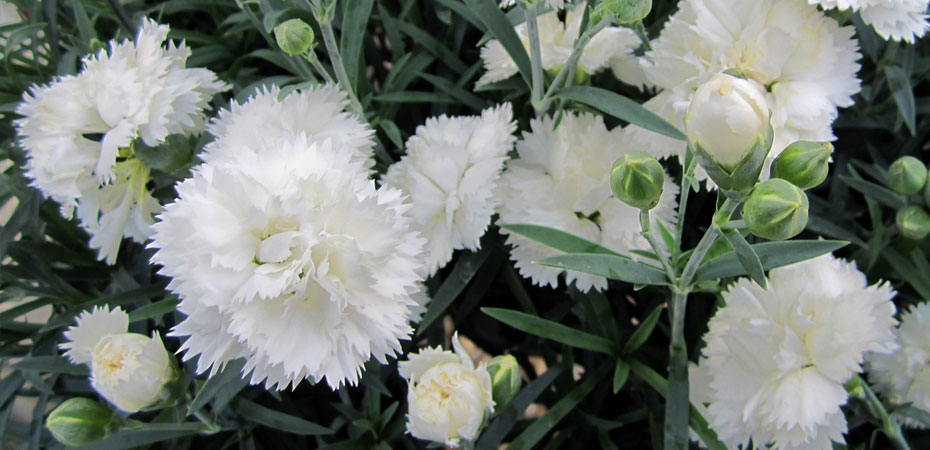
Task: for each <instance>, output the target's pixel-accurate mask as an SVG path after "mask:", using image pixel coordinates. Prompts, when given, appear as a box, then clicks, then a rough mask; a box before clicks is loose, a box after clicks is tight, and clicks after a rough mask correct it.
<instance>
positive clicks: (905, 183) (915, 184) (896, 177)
mask: <svg viewBox="0 0 930 450" xmlns="http://www.w3.org/2000/svg"><path fill="white" fill-rule="evenodd" d="M925 184H927V166H925V165H924V163H922V162H920V160H919V159H917V158H915V157H913V156H902V157H900V158H898V160H897V161H895V162H893V163H891V167H889V168H888V185H889V186H891V188H892V189H894V190H895V191H896V192H898V193H899V194H904V195H914V194H916V193H918V192H920V190H921V189H923V188H924V185H925Z"/></svg>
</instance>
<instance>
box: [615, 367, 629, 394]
mask: <svg viewBox="0 0 930 450" xmlns="http://www.w3.org/2000/svg"><path fill="white" fill-rule="evenodd" d="M629 378H630V365H629V364H627V362H626V361H624V360H622V359H617V366H616V367H615V368H614V394H616V393H617V392H620V389H623V385H624V384H626V380H627V379H629Z"/></svg>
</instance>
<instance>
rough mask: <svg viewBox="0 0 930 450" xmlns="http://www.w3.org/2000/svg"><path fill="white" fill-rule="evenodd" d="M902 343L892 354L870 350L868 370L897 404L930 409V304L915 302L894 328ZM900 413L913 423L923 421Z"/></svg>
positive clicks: (876, 387)
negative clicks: (899, 324) (916, 303)
mask: <svg viewBox="0 0 930 450" xmlns="http://www.w3.org/2000/svg"><path fill="white" fill-rule="evenodd" d="M895 337H896V338H897V343H898V345H899V346H900V347H901V348H900V349H899V350H898V351H896V352H894V353H892V354H881V353H867V354H866V362H867V365H866V370H867V371H868V373H869V379H871V380H873V381H874V382H875V389H876V390H877V391H878V392H879V393H881V394H882V395H884V396H885V397H886V398H888V399H889V400H891V401H892V402H893V403H896V404H904V403H911V404H912V406H914V407H915V408H920V409H922V410H924V411H928V412H930V304H928V303H921V304H919V305H917V306H912V307H911V308H910V310H909V311H908V312H907V314H904V315H903V316H901V326H900V327H899V328H898V329H896V330H895ZM898 417H901V418H902V420H903V422H904V423H905V424H907V425H910V426H920V427H924V425H922V424H920V423H918V422H916V421H914V420H912V419H909V418H907V417H903V416H898Z"/></svg>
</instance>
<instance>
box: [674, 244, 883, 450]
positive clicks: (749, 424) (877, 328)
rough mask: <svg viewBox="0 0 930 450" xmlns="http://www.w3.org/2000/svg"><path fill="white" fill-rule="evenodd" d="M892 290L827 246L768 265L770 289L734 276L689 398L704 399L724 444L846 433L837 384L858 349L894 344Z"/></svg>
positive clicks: (825, 442)
mask: <svg viewBox="0 0 930 450" xmlns="http://www.w3.org/2000/svg"><path fill="white" fill-rule="evenodd" d="M798 280H804V281H803V282H799V281H798ZM894 295H895V292H894V291H893V290H892V289H891V286H890V285H889V284H888V283H884V284H881V285H873V286H867V285H866V279H865V276H864V275H863V274H862V273H861V272H859V271H858V270H857V269H856V266H855V264H854V263H849V262H845V261H842V260H837V259H835V258H833V256H831V255H824V256H821V257H818V258H815V259H812V260H808V261H805V262H802V263H798V264H793V265H791V266H785V267H781V268H778V269H774V270H772V271H771V272H770V274H769V287H768V290H763V289H762V288H760V287H759V286H758V285H756V284H754V283H752V282H751V281H749V280H748V279H745V278H743V279H740V280H739V281H738V282H737V283H736V284H734V285H733V286H731V287H730V288H729V290H728V291H726V292H724V293H723V298H724V300H725V302H726V306H724V307H723V308H721V309H720V310H718V311H717V313H716V315H715V316H714V317H713V318H712V319H711V321H710V323H709V325H708V327H709V331H708V332H707V335H706V336H705V337H704V340H705V341H706V343H707V347H706V348H705V349H704V352H703V353H704V358H703V359H702V360H701V362H700V366H699V367H698V368H692V373H695V371H697V373H696V374H695V375H696V376H695V377H693V379H694V381H695V382H694V383H693V384H692V401H693V402H695V403H696V404H706V403H709V406H707V410H706V411H707V412H706V414H707V416H706V417H707V420H708V422H709V424H710V426H711V428H713V429H714V431H716V432H717V436H719V437H720V439H721V441H723V442H724V443H726V444H727V445H728V447H730V448H733V449H736V448H739V447H738V446H740V445H742V446H743V448H746V444H747V443H748V441H749V440H750V439H751V440H752V442H753V443H754V445H756V446H757V447H764V446H766V445H769V444H771V445H773V446H774V448H780V449H810V450H814V449H818V450H820V449H823V450H826V449H831V448H833V447H832V443H831V441H832V442H840V443H842V442H844V439H843V434H844V433H845V432H846V418H845V417H844V415H843V413H842V411H841V409H840V406H842V405H843V404H845V403H846V399H847V394H846V390H845V389H844V388H843V383H844V382H846V381H847V380H848V379H849V378H850V377H851V376H852V375H853V374H854V373H856V372H860V371H861V370H862V369H861V367H860V365H861V364H862V361H863V353H864V352H867V351H871V352H879V353H889V352H891V351H893V350H895V348H896V345H895V343H894V335H893V332H892V330H893V328H894V325H895V319H894V317H893V316H894V313H895V307H894V303H892V302H891V298H892V297H893V296H894ZM702 371H703V372H704V373H701V372H702ZM702 380H703V383H702ZM702 406H703V405H702Z"/></svg>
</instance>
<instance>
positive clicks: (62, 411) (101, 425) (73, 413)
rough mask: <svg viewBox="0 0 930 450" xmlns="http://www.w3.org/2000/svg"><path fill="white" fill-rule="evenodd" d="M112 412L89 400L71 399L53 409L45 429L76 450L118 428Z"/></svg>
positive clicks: (105, 436)
mask: <svg viewBox="0 0 930 450" xmlns="http://www.w3.org/2000/svg"><path fill="white" fill-rule="evenodd" d="M116 419H117V418H116V417H115V415H114V414H113V410H111V409H109V408H107V407H106V406H103V405H101V404H99V403H97V402H95V401H93V400H91V399H89V398H83V397H73V398H69V399H68V400H65V402H64V403H62V404H60V405H58V407H57V408H55V409H54V410H52V412H51V413H50V414H49V415H48V419H46V420H45V427H46V428H48V430H49V431H51V432H52V436H54V437H55V439H56V440H57V441H58V442H61V443H62V444H65V445H68V446H71V447H79V446H82V445H89V444H93V443H95V442H99V441H101V440H103V439H106V438H107V437H109V436H110V435H111V434H113V432H114V431H116V428H118V422H119V421H118V420H116Z"/></svg>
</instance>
